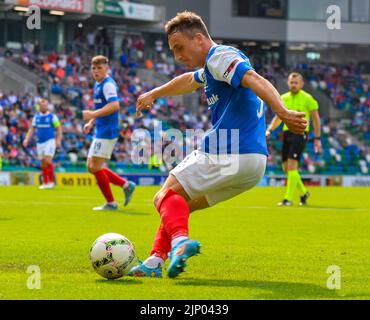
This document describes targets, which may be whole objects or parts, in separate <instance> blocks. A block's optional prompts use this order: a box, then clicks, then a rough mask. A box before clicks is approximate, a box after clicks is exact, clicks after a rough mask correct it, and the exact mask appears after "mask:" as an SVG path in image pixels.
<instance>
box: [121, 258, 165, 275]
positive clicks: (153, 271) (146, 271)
mask: <svg viewBox="0 0 370 320" xmlns="http://www.w3.org/2000/svg"><path fill="white" fill-rule="evenodd" d="M127 275H128V276H130V277H149V278H162V267H157V268H149V267H147V266H146V265H145V264H144V263H143V262H140V263H139V264H138V265H137V266H135V267H133V268H132V269H131V270H130V272H129V273H128V274H127Z"/></svg>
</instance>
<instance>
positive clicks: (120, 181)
mask: <svg viewBox="0 0 370 320" xmlns="http://www.w3.org/2000/svg"><path fill="white" fill-rule="evenodd" d="M103 170H104V172H105V174H106V175H107V177H108V179H109V181H110V182H111V183H113V184H114V185H116V186H119V187H120V188H122V190H123V193H124V195H125V202H124V204H123V205H124V206H127V205H128V204H129V202H130V201H131V199H132V195H133V193H134V191H135V188H136V184H135V183H134V182H133V181H128V180H126V179H124V178H122V177H120V176H119V175H118V174H116V173H115V172H113V171H112V170H110V169H109V168H108V167H104V168H103Z"/></svg>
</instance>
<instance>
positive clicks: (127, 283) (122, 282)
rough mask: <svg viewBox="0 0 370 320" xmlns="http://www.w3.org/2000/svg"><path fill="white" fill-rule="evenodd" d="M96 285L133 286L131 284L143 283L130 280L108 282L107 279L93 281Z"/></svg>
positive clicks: (121, 279)
mask: <svg viewBox="0 0 370 320" xmlns="http://www.w3.org/2000/svg"><path fill="white" fill-rule="evenodd" d="M95 282H96V284H103V285H110V286H111V285H121V286H122V285H125V286H126V285H133V284H142V283H143V282H142V281H140V280H136V279H132V278H127V277H124V278H120V279H116V280H108V279H98V280H95Z"/></svg>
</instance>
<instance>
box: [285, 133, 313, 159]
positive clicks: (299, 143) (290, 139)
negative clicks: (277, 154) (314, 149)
mask: <svg viewBox="0 0 370 320" xmlns="http://www.w3.org/2000/svg"><path fill="white" fill-rule="evenodd" d="M306 141H307V133H305V134H304V135H300V134H295V133H293V132H290V131H284V136H283V150H282V161H283V162H285V161H287V160H288V159H293V160H297V161H298V162H299V161H300V160H301V156H302V153H303V151H304V147H305V146H306Z"/></svg>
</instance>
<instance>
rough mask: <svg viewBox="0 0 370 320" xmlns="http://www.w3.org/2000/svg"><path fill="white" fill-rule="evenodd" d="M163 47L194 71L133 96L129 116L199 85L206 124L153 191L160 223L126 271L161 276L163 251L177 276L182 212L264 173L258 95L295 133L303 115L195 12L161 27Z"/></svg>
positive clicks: (184, 232) (188, 249)
mask: <svg viewBox="0 0 370 320" xmlns="http://www.w3.org/2000/svg"><path fill="white" fill-rule="evenodd" d="M165 29H166V34H167V39H168V42H169V47H170V49H171V50H172V51H173V53H174V55H175V58H176V60H177V61H179V62H180V63H183V64H185V65H186V66H187V67H188V68H190V69H195V68H198V70H197V71H195V72H188V73H184V74H183V75H180V76H178V77H176V78H174V79H173V80H171V81H169V82H168V83H166V84H164V85H162V86H160V87H158V88H155V89H153V90H151V91H150V92H147V93H145V94H143V95H141V96H140V97H139V98H138V100H137V104H136V110H137V116H141V115H142V113H141V111H142V109H150V108H151V106H152V104H153V102H154V100H155V99H157V98H159V97H162V96H175V95H182V94H186V93H190V92H192V91H194V90H196V89H198V88H200V87H204V90H205V94H206V97H207V102H208V105H209V108H210V110H211V121H212V125H213V128H212V129H211V130H210V131H209V132H207V133H206V134H205V135H204V137H203V140H202V146H201V147H200V149H198V150H195V151H194V152H192V153H191V154H190V155H188V156H187V157H186V158H185V159H184V160H183V161H182V162H181V163H180V164H179V165H178V166H177V167H176V168H174V169H173V170H172V171H171V172H170V175H169V176H168V178H167V180H166V182H165V183H164V185H163V186H162V188H161V189H160V190H159V192H158V193H157V194H156V195H155V197H154V203H155V206H156V209H157V211H158V212H159V214H160V217H161V224H160V227H159V230H158V231H157V234H156V237H155V239H154V243H153V246H152V250H151V253H150V254H151V255H150V257H149V258H148V259H146V260H145V261H144V262H143V263H140V264H139V265H137V266H135V267H134V268H133V269H132V270H131V271H130V272H129V275H131V276H149V277H161V276H162V266H163V263H164V261H165V260H166V259H167V254H168V252H170V253H169V257H170V265H169V267H168V269H167V274H168V276H169V277H170V278H174V277H177V276H178V275H179V274H180V273H181V272H183V271H184V268H185V262H186V260H187V259H188V258H190V257H191V256H193V255H196V254H197V253H198V252H199V250H200V244H199V242H198V241H196V240H189V238H188V234H189V214H190V212H192V211H195V210H199V209H203V208H207V207H209V206H213V205H215V204H216V203H218V202H221V201H224V200H227V199H230V198H232V197H234V196H236V195H238V194H240V193H242V192H244V191H247V190H249V189H251V188H252V187H254V186H255V185H256V184H257V183H258V181H259V180H260V179H261V178H262V176H263V175H264V172H265V167H266V159H267V147H266V138H265V131H266V125H265V118H264V109H263V108H264V107H263V104H264V103H263V101H264V102H266V104H267V105H269V106H270V107H271V109H272V110H273V111H274V112H275V113H276V114H277V115H278V116H279V118H280V119H281V120H282V121H284V122H285V124H286V125H287V126H288V127H289V128H290V130H291V131H293V132H295V133H299V134H302V133H303V132H304V130H305V128H306V126H307V123H306V120H305V114H304V113H298V112H294V111H289V110H288V109H287V108H285V106H284V105H283V102H282V101H281V99H280V95H279V93H278V92H277V91H276V89H275V88H274V87H273V85H272V84H271V83H270V82H268V81H267V80H266V79H264V78H263V77H261V76H259V75H258V74H257V73H256V72H255V71H254V69H253V67H252V66H251V64H250V62H249V60H248V58H247V57H246V56H245V55H244V54H243V53H242V52H240V51H239V50H237V49H235V48H233V47H228V46H221V45H217V44H216V43H215V42H214V41H213V40H212V39H211V37H210V35H209V33H208V31H207V28H206V26H205V24H204V22H203V21H202V19H201V17H199V16H198V15H196V14H194V13H192V12H188V11H185V12H182V13H179V14H177V16H176V17H174V18H173V19H172V20H170V21H169V22H168V23H167V24H166V26H165Z"/></svg>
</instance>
